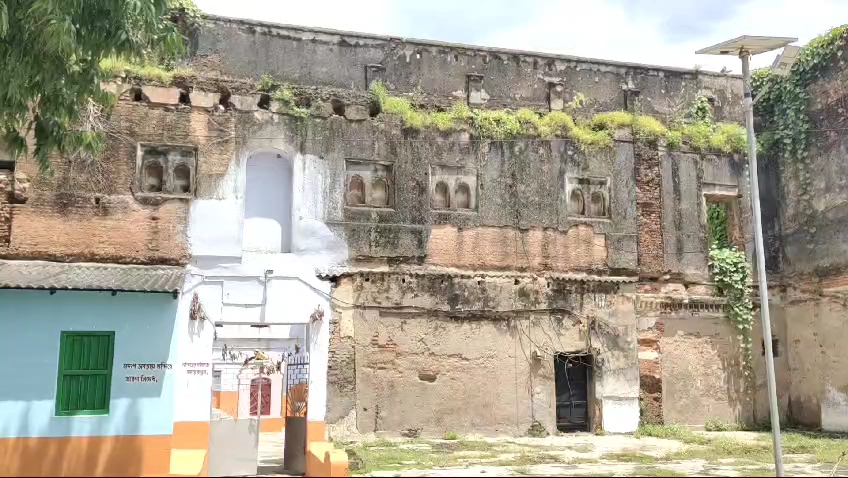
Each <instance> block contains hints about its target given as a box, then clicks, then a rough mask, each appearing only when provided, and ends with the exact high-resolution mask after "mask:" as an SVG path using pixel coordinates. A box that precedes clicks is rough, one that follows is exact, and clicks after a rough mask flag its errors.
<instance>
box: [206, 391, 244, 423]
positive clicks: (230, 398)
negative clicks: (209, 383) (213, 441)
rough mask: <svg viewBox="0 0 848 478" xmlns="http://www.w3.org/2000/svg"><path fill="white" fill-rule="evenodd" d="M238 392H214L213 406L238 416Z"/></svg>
mask: <svg viewBox="0 0 848 478" xmlns="http://www.w3.org/2000/svg"><path fill="white" fill-rule="evenodd" d="M238 399H239V394H238V392H212V406H213V407H215V408H217V409H219V410H222V411H223V412H224V413H226V414H227V415H229V416H231V417H237V416H238Z"/></svg>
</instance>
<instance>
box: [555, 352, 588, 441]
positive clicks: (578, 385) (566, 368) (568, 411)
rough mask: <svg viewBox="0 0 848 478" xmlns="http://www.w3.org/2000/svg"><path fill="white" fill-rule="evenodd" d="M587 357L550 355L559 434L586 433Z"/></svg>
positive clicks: (584, 355) (560, 354) (583, 355)
mask: <svg viewBox="0 0 848 478" xmlns="http://www.w3.org/2000/svg"><path fill="white" fill-rule="evenodd" d="M591 377H592V356H591V355H590V354H564V353H558V354H556V355H554V380H555V387H556V423H557V430H559V431H562V432H581V431H589V383H590V380H591Z"/></svg>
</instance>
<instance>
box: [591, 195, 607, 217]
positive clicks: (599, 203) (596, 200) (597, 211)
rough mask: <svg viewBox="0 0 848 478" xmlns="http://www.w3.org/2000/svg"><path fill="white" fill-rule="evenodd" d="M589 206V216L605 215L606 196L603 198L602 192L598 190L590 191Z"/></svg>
mask: <svg viewBox="0 0 848 478" xmlns="http://www.w3.org/2000/svg"><path fill="white" fill-rule="evenodd" d="M590 208H591V214H590V215H591V216H592V217H606V215H607V204H606V198H604V193H602V192H600V191H595V192H593V193H592V196H591V200H590Z"/></svg>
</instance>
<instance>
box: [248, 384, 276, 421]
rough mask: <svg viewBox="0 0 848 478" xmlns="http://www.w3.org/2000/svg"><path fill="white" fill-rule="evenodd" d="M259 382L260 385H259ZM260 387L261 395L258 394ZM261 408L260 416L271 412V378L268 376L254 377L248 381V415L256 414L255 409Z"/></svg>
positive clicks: (253, 415)
mask: <svg viewBox="0 0 848 478" xmlns="http://www.w3.org/2000/svg"><path fill="white" fill-rule="evenodd" d="M260 384H261V387H260ZM260 388H261V391H262V393H261V396H260ZM260 399H261V402H262V403H261V410H262V416H268V415H270V414H271V379H270V378H268V377H256V378H254V379H253V380H251V381H250V416H251V417H255V416H257V411H258V410H260Z"/></svg>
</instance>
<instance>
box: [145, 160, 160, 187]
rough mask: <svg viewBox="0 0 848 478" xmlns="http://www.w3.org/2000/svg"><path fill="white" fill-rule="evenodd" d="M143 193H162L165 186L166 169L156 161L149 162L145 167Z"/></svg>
mask: <svg viewBox="0 0 848 478" xmlns="http://www.w3.org/2000/svg"><path fill="white" fill-rule="evenodd" d="M143 171H144V179H143V181H144V182H143V183H142V188H143V191H144V192H146V193H161V192H162V188H163V187H164V186H165V180H164V176H165V168H163V167H162V163H161V162H159V161H156V160H153V161H148V162H147V163H146V164H145V165H144V170H143Z"/></svg>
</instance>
